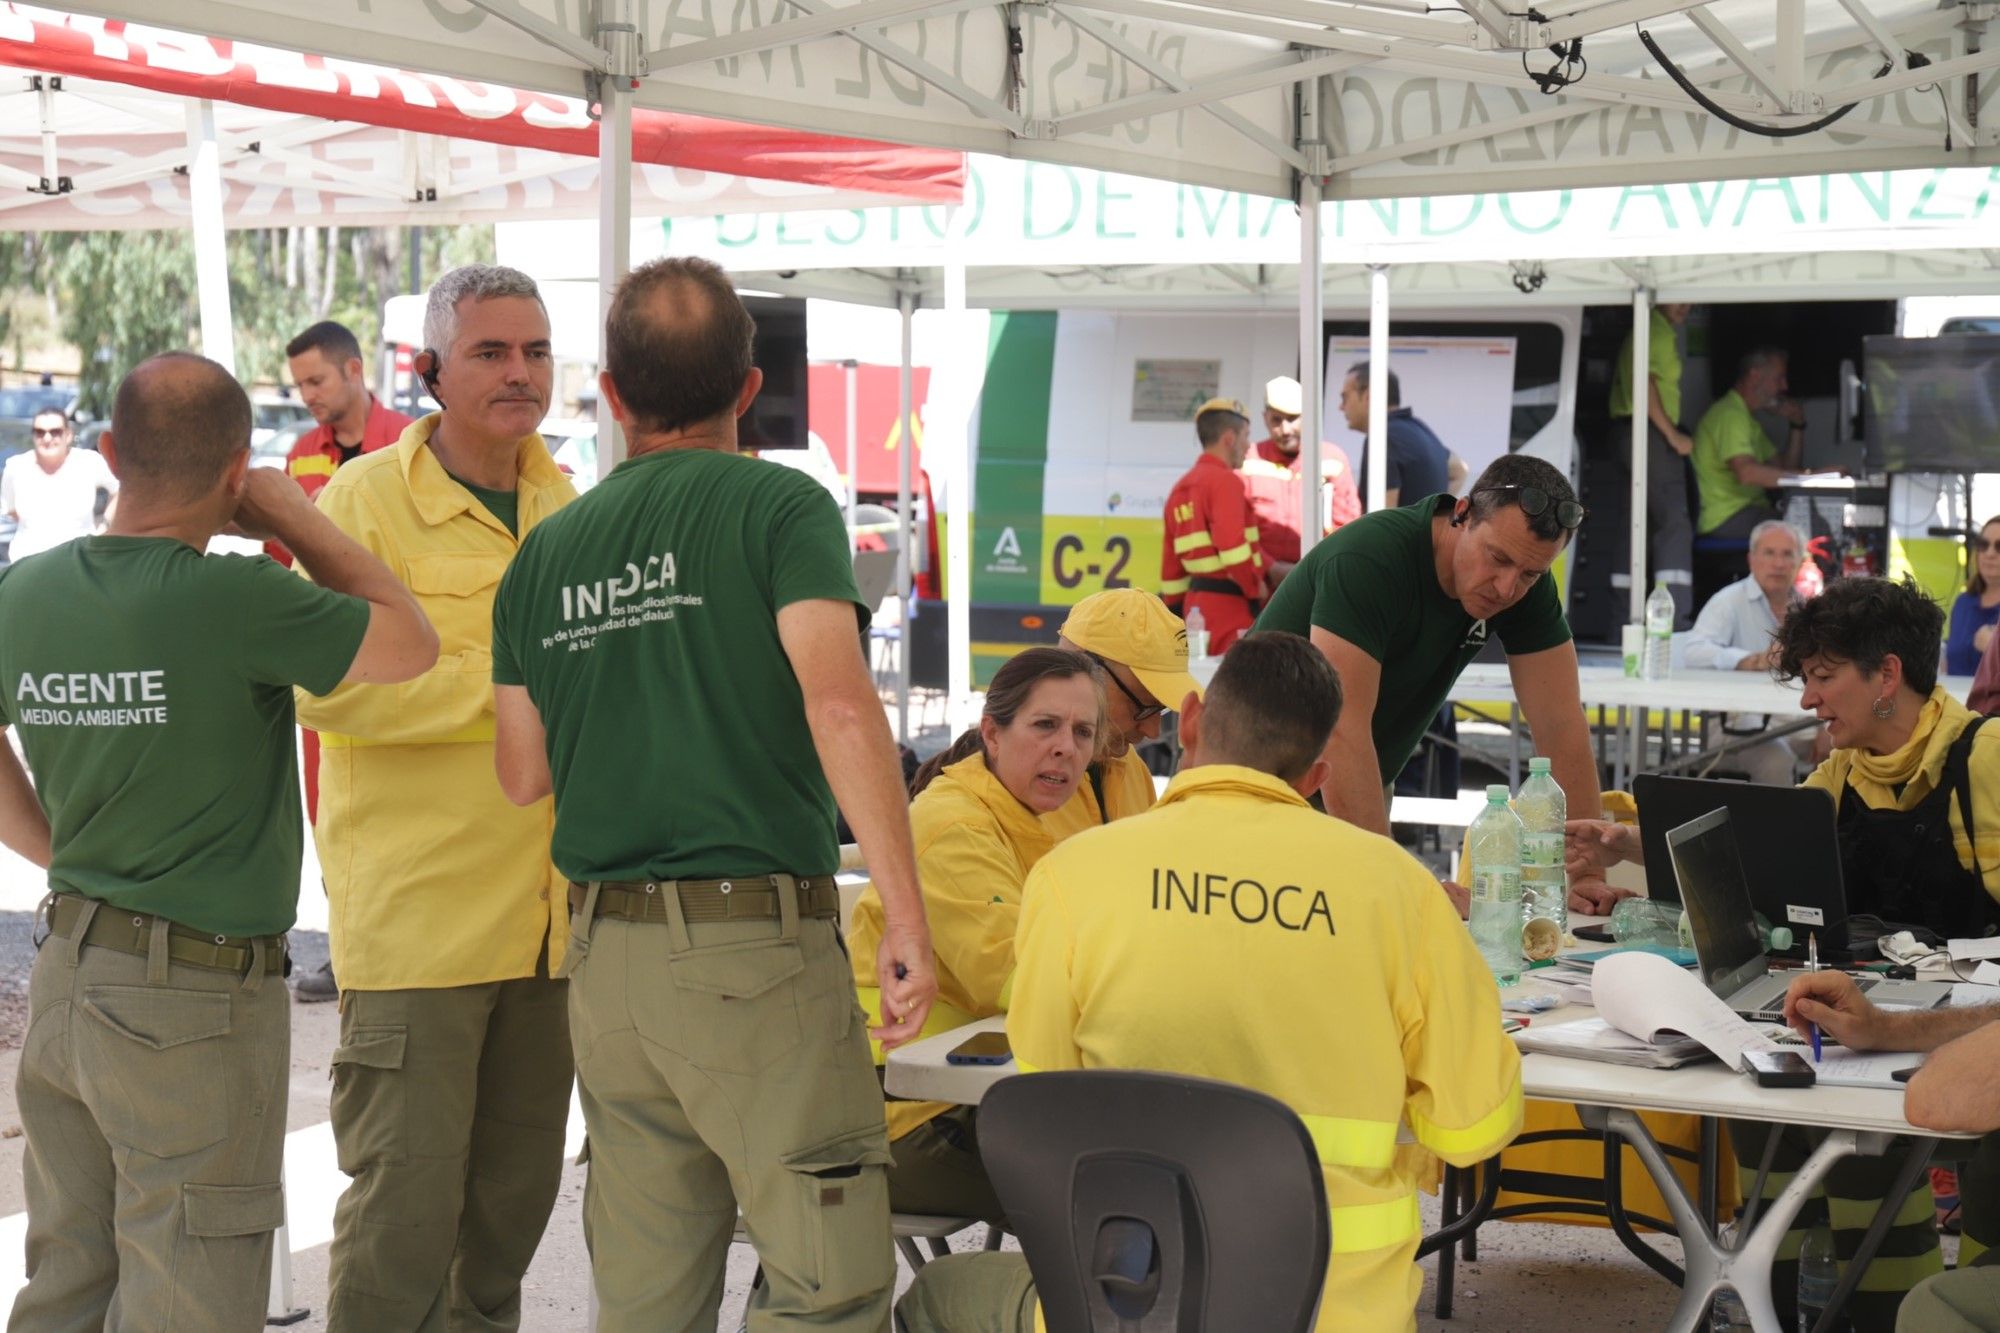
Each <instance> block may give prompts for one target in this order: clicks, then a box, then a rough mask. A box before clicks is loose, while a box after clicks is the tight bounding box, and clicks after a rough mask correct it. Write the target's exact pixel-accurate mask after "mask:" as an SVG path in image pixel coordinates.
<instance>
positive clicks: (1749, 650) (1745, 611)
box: [1682, 576, 1778, 733]
mask: <svg viewBox="0 0 2000 1333" xmlns="http://www.w3.org/2000/svg"><path fill="white" fill-rule="evenodd" d="M1777 637H1778V617H1777V615H1776V613H1774V612H1773V611H1772V610H1771V600H1770V598H1768V597H1766V596H1764V590H1763V589H1762V588H1760V587H1758V586H1757V580H1756V579H1755V578H1751V577H1748V576H1746V577H1744V578H1740V579H1738V580H1737V581H1736V582H1734V583H1732V584H1730V585H1729V586H1728V587H1726V588H1724V589H1722V590H1721V591H1720V592H1718V593H1716V594H1715V596H1713V597H1711V598H1709V599H1708V605H1706V606H1704V607H1702V608H1701V614H1700V615H1698V616H1696V617H1695V618H1694V628H1693V629H1691V630H1689V631H1688V636H1687V645H1686V647H1685V648H1684V649H1683V650H1682V661H1684V662H1685V663H1686V664H1687V665H1688V666H1690V667H1697V668H1708V669H1711V670H1716V671H1734V670H1735V669H1736V664H1737V663H1738V662H1741V661H1742V660H1743V659H1744V658H1746V657H1749V656H1750V655H1752V654H1753V653H1761V652H1763V651H1764V650H1765V649H1767V648H1769V647H1770V646H1771V644H1772V642H1773V641H1774V640H1775V639H1776V638H1777ZM1770 723H1771V719H1770V718H1769V717H1767V716H1765V715H1764V714H1762V713H1731V714H1730V715H1729V717H1728V719H1727V720H1726V721H1725V722H1724V724H1723V725H1724V727H1725V728H1726V729H1727V730H1729V731H1731V732H1735V733H1744V732H1754V731H1762V730H1763V729H1764V728H1765V727H1767V726H1769V725H1770Z"/></svg>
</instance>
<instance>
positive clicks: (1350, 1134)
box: [1299, 1114, 1396, 1170]
mask: <svg viewBox="0 0 2000 1333" xmlns="http://www.w3.org/2000/svg"><path fill="white" fill-rule="evenodd" d="M1299 1119H1300V1120H1303V1121H1304V1122H1305V1126H1306V1132H1307V1133H1308V1134H1311V1135H1312V1141H1313V1150H1314V1151H1315V1152H1317V1153H1318V1154H1319V1160H1320V1161H1321V1162H1322V1163H1323V1164H1324V1165H1327V1166H1352V1167H1362V1168H1367V1169H1372V1170H1386V1169H1388V1168H1389V1167H1391V1166H1393V1165H1395V1161H1396V1126H1395V1125H1394V1124H1392V1123H1388V1122H1385V1121H1381V1120H1348V1119H1344V1118H1342V1117H1340V1116H1337V1115H1304V1114H1301V1115H1300V1116H1299Z"/></svg>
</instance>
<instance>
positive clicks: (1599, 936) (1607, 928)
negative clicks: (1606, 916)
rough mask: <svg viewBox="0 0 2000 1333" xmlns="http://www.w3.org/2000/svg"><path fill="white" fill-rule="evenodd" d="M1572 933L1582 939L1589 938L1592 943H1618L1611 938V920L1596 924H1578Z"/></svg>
mask: <svg viewBox="0 0 2000 1333" xmlns="http://www.w3.org/2000/svg"><path fill="white" fill-rule="evenodd" d="M1570 934H1572V935H1574V936H1576V937H1577V938H1578V939H1580V940H1588V941H1590V942H1591V943H1592V944H1616V943H1617V942H1618V941H1616V940H1614V939H1612V938H1611V924H1610V923H1609V922H1604V923H1602V924H1600V925H1595V926H1578V927H1577V928H1576V929H1575V930H1572V931H1571V932H1570Z"/></svg>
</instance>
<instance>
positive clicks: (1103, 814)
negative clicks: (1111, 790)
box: [1084, 719, 1984, 832]
mask: <svg viewBox="0 0 2000 1333" xmlns="http://www.w3.org/2000/svg"><path fill="white" fill-rule="evenodd" d="M1981 720H1982V721H1983V720H1984V719H1981ZM1084 771H1085V772H1087V773H1088V774H1090V790H1091V794H1092V795H1094V796H1096V797H1097V822H1098V823H1100V824H1109V823H1110V822H1111V810H1110V808H1109V807H1107V806H1106V805H1105V804H1104V765H1102V764H1092V765H1091V766H1090V767H1089V768H1088V769H1085V770H1084ZM1970 819H1971V817H1970V816H1967V821H1968V822H1967V823H1966V826H1965V827H1966V829H1967V831H1968V832H1969V831H1970V830H1971V828H1972V824H1971V823H1970Z"/></svg>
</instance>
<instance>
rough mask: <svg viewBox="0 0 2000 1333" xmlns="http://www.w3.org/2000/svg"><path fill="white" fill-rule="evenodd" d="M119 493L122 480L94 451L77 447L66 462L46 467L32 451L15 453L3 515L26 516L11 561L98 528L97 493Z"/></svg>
mask: <svg viewBox="0 0 2000 1333" xmlns="http://www.w3.org/2000/svg"><path fill="white" fill-rule="evenodd" d="M99 491H109V492H111V494H113V495H116V494H118V478H116V477H114V476H112V475H111V468H110V466H109V465H108V464H106V463H105V461H104V456H103V455H102V454H100V453H98V452H97V451H96V450H94V449H78V448H75V447H74V446H72V447H71V449H70V451H69V454H68V456H66V457H65V458H64V459H63V461H62V466H61V467H59V468H57V469H56V470H55V471H54V472H44V471H42V465H41V464H40V463H38V462H36V461H35V452H34V450H32V449H29V450H26V451H24V452H22V453H18V454H15V455H14V456H13V457H12V458H10V459H8V460H7V466H6V469H5V470H4V471H0V513H10V514H14V515H17V516H18V517H19V518H20V521H21V526H20V529H19V530H18V531H17V532H15V534H14V541H13V544H12V545H11V546H9V547H8V548H7V559H8V561H9V562H13V561H17V560H23V559H26V558H27V557H28V556H31V555H35V554H38V553H40V552H42V551H46V550H48V549H49V548H50V547H51V546H60V545H62V544H63V543H64V542H66V541H72V540H74V539H75V538H78V537H87V536H89V535H90V534H91V533H93V532H95V531H96V530H97V493H98V492H99Z"/></svg>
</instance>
